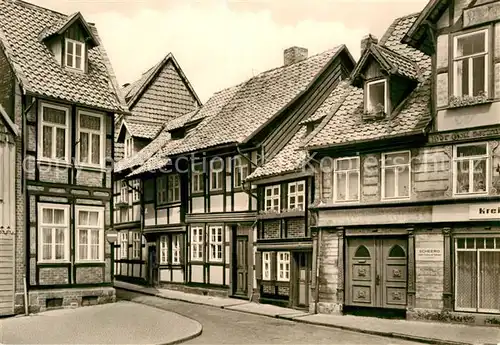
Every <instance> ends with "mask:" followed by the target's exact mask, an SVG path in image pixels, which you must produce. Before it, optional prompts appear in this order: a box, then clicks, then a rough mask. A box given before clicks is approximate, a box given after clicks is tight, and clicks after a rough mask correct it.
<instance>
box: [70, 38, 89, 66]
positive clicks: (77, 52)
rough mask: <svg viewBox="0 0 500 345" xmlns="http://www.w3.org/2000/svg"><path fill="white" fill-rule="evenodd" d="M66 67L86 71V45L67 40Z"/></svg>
mask: <svg viewBox="0 0 500 345" xmlns="http://www.w3.org/2000/svg"><path fill="white" fill-rule="evenodd" d="M65 52H66V53H65V55H66V56H65V61H66V66H67V67H71V68H75V69H79V70H81V71H83V70H85V64H84V61H85V43H83V42H79V41H75V40H72V39H69V38H66V48H65Z"/></svg>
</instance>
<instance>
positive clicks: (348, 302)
mask: <svg viewBox="0 0 500 345" xmlns="http://www.w3.org/2000/svg"><path fill="white" fill-rule="evenodd" d="M499 11H500V1H434V0H433V1H430V2H429V4H428V5H427V6H426V8H425V9H424V10H423V11H422V12H421V13H418V14H414V15H409V16H405V17H402V18H398V19H397V20H395V21H394V23H393V24H392V25H391V26H390V27H389V29H388V30H387V32H386V33H385V34H384V36H383V37H382V38H381V39H380V41H378V40H377V39H376V38H374V37H373V36H368V37H367V38H366V39H364V40H363V42H362V49H363V50H362V55H361V58H360V60H359V62H358V64H357V65H356V67H355V69H354V71H353V74H352V76H351V78H350V85H349V92H348V93H347V95H346V97H345V99H344V100H343V101H342V102H341V103H340V104H339V105H338V106H334V107H332V111H331V113H330V114H329V115H327V116H326V117H325V119H324V120H323V121H322V122H321V124H320V125H319V126H318V127H317V128H316V129H315V130H314V131H313V132H312V133H311V135H310V136H308V137H307V139H306V140H305V147H306V148H307V149H308V150H309V151H310V154H311V155H312V154H314V158H315V160H316V163H315V167H316V168H315V189H316V191H315V197H316V198H315V202H314V204H313V206H312V208H311V209H312V210H313V211H314V212H315V213H316V214H317V224H316V225H315V227H313V229H312V230H313V247H315V248H317V251H316V252H317V257H316V258H315V259H314V260H313V271H316V272H318V274H317V275H316V276H313V284H312V285H313V288H314V289H313V290H314V294H315V299H314V301H315V303H314V306H315V308H316V310H317V311H319V312H327V313H335V312H344V313H345V312H352V313H361V314H368V315H374V314H375V315H381V314H390V315H398V316H401V317H407V318H412V319H421V320H436V321H445V322H461V321H462V322H467V323H477V324H483V325H484V324H498V322H499V314H500V299H499V297H498V296H499V288H498V286H499V283H500V280H499V279H500V278H499V273H500V247H499V246H498V244H499V242H500V240H499V230H500V229H499V227H498V212H499V211H498V207H499V206H500V204H499V203H498V194H499V192H498V191H499V189H498V186H499V184H498V183H499V179H500V177H499V176H500V175H499V174H500V173H499V171H500V169H499V168H498V166H500V165H499V164H500V160H499V155H498V150H497V148H498V147H499V144H500V142H499V138H500V136H499V133H500V132H499V131H500V127H499V124H500V123H499V119H498V114H500V112H499V110H498V106H499V102H498V100H499V92H500V84H499V83H498V75H499V73H498V72H499V71H500V69H499V66H500V64H499V61H498V56H499V53H498V52H499V43H498V42H497V41H498V40H495V37H496V33H498V32H500V31H499V30H500V24H499V22H498V21H499V17H498V13H499ZM494 13H496V15H495V14H494ZM494 71H495V72H494Z"/></svg>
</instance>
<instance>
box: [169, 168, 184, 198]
mask: <svg viewBox="0 0 500 345" xmlns="http://www.w3.org/2000/svg"><path fill="white" fill-rule="evenodd" d="M170 193H171V194H172V197H169V194H170ZM176 194H177V197H176ZM179 201H181V177H180V176H179V174H171V175H168V177H167V202H169V203H174V202H179Z"/></svg>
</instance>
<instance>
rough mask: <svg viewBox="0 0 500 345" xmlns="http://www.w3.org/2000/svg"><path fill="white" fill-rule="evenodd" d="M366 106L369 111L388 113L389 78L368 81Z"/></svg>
mask: <svg viewBox="0 0 500 345" xmlns="http://www.w3.org/2000/svg"><path fill="white" fill-rule="evenodd" d="M365 93H366V108H365V110H366V111H367V112H368V113H384V114H387V113H388V111H387V80H385V79H381V80H375V81H370V82H367V83H366V89H365Z"/></svg>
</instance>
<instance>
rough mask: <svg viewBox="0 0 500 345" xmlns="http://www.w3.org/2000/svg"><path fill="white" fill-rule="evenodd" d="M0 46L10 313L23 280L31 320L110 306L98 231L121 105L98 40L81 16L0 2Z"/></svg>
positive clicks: (106, 207) (19, 302) (105, 222)
mask: <svg viewBox="0 0 500 345" xmlns="http://www.w3.org/2000/svg"><path fill="white" fill-rule="evenodd" d="M0 46H1V53H0V60H1V63H0V68H1V69H2V70H1V74H2V75H5V76H9V77H7V78H5V79H3V80H2V83H4V84H3V87H4V89H5V90H4V92H5V95H4V96H3V97H2V102H3V104H2V105H3V107H4V108H5V109H6V110H7V113H9V114H10V116H11V117H12V119H13V122H14V123H15V124H16V125H17V126H19V128H20V140H21V143H20V146H19V147H18V150H19V151H18V155H19V161H18V162H19V163H17V164H16V181H19V182H18V183H16V198H17V200H18V203H19V209H18V210H17V212H16V246H17V247H16V253H17V256H16V260H15V266H16V273H15V276H16V284H15V289H16V296H15V312H24V298H23V293H22V291H23V276H25V277H26V288H27V291H28V299H29V307H30V309H31V310H32V311H38V310H44V309H47V308H52V307H60V306H79V305H89V304H96V303H105V302H111V301H114V298H115V297H114V296H115V295H114V289H113V287H112V264H111V260H112V256H111V248H110V245H109V244H108V243H107V242H106V240H105V230H106V229H107V228H108V227H110V226H111V225H112V220H111V209H110V207H111V203H110V201H111V197H112V185H111V180H112V178H111V167H112V159H113V154H114V151H113V133H114V125H113V124H114V114H115V113H118V114H121V113H124V112H126V105H125V103H124V102H123V101H122V100H121V99H120V96H119V95H118V93H117V91H118V86H117V84H116V80H115V78H114V74H113V71H112V68H111V65H110V63H109V60H108V58H107V56H106V53H105V50H104V48H103V45H102V42H101V40H100V38H99V36H98V34H97V30H96V28H95V26H94V25H92V24H89V23H87V22H86V21H85V19H84V18H83V16H82V15H81V14H80V13H75V14H73V15H70V16H67V15H64V14H61V13H58V12H55V11H52V10H49V9H45V8H42V7H39V6H35V5H32V4H29V3H26V2H24V1H15V2H14V1H1V2H0ZM7 90H8V91H7ZM21 162H22V165H21ZM21 167H22V169H21Z"/></svg>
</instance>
